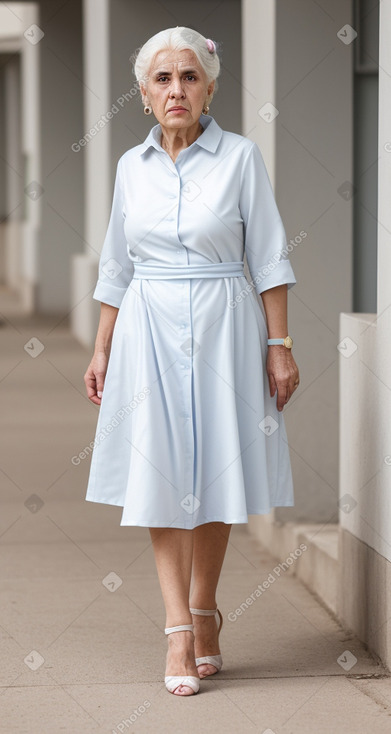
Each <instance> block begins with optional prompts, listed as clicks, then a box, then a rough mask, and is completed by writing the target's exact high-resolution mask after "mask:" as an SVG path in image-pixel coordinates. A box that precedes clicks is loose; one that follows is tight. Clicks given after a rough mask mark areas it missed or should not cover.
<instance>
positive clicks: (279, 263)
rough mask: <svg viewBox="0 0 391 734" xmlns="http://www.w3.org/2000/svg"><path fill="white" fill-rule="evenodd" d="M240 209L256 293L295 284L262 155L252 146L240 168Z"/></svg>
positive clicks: (249, 267) (249, 266)
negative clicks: (278, 286) (241, 168)
mask: <svg viewBox="0 0 391 734" xmlns="http://www.w3.org/2000/svg"><path fill="white" fill-rule="evenodd" d="M239 208H240V212H241V216H242V219H243V223H244V250H245V253H246V259H247V265H248V269H249V272H250V275H251V280H252V281H253V284H254V286H255V287H256V290H257V293H259V294H260V293H262V292H263V291H266V290H268V289H269V288H274V287H275V286H277V285H282V284H284V283H287V284H288V288H291V287H292V286H293V285H294V284H295V283H296V278H295V275H294V272H293V269H292V266H291V264H290V262H289V259H288V257H287V255H288V250H287V241H286V234H285V229H284V225H283V223H282V220H281V216H280V213H279V211H278V208H277V204H276V201H275V198H274V194H273V189H272V186H271V183H270V179H269V175H268V173H267V169H266V166H265V163H264V160H263V156H262V153H261V151H260V149H259V148H258V146H257V144H256V143H253V144H252V146H251V148H250V151H249V153H248V155H247V158H246V160H245V162H244V165H243V170H242V176H241V184H240V201H239Z"/></svg>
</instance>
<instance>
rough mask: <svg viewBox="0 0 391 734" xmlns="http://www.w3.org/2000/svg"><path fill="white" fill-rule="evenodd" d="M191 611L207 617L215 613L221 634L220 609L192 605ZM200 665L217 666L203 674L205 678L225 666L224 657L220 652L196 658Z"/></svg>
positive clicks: (221, 619) (221, 620) (221, 618)
mask: <svg viewBox="0 0 391 734" xmlns="http://www.w3.org/2000/svg"><path fill="white" fill-rule="evenodd" d="M190 611H191V613H192V614H201V615H203V616H205V617H211V616H212V615H214V616H215V619H216V624H217V627H218V630H217V634H218V635H220V630H221V628H222V626H223V615H222V614H221V612H220V609H192V608H191V607H190ZM199 665H213V666H214V667H215V668H216V670H215V671H214V673H208V674H207V675H203V676H202V677H203V678H207V677H208V676H209V675H215V674H216V673H218V672H219V670H221V668H222V667H223V658H222V657H221V655H220V653H219V654H218V655H205V656H204V657H202V658H196V666H197V668H198V666H199Z"/></svg>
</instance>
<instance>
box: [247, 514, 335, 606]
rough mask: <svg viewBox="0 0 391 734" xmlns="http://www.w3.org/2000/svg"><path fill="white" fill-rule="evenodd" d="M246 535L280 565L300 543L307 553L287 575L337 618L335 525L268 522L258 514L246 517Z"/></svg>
mask: <svg viewBox="0 0 391 734" xmlns="http://www.w3.org/2000/svg"><path fill="white" fill-rule="evenodd" d="M249 532H250V534H251V535H252V536H253V537H254V538H255V539H256V540H257V541H258V542H259V543H260V544H261V545H262V546H263V547H264V548H266V549H267V550H268V551H269V553H271V555H272V556H274V557H275V558H277V559H278V560H279V561H280V562H281V561H284V560H285V559H286V558H288V557H289V555H290V553H292V552H293V551H295V549H296V548H299V546H300V544H301V543H304V544H305V545H306V546H307V550H306V551H305V552H304V553H302V554H301V556H299V557H298V558H297V559H296V560H295V562H294V563H293V564H292V565H291V567H290V571H289V572H290V573H291V574H295V575H296V576H297V578H299V579H300V581H301V582H302V583H303V584H304V585H305V586H307V587H308V588H309V589H310V590H311V591H312V592H313V593H315V594H316V595H317V596H318V598H319V599H320V600H321V601H322V602H323V603H324V604H325V605H326V607H327V608H328V609H330V611H331V612H333V614H335V615H337V608H338V607H337V594H338V578H339V577H338V574H339V569H338V532H339V526H338V524H328V525H324V524H320V523H319V524H298V523H290V522H287V523H276V522H272V523H271V522H270V520H266V519H264V518H263V516H262V515H259V516H256V515H253V516H251V517H250V518H249Z"/></svg>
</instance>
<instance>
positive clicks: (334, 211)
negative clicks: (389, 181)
mask: <svg viewBox="0 0 391 734" xmlns="http://www.w3.org/2000/svg"><path fill="white" fill-rule="evenodd" d="M243 13H244V16H243V32H244V36H245V37H248V38H249V41H250V42H249V43H246V45H245V49H244V54H245V55H247V57H248V58H247V61H246V62H245V67H246V69H247V73H245V75H244V78H243V84H244V87H245V88H246V89H249V90H250V91H251V93H252V95H255V100H254V99H252V97H250V96H249V95H245V97H244V114H245V120H246V123H245V127H246V129H248V130H251V137H252V138H254V139H255V140H256V141H257V142H258V144H259V146H260V148H261V150H262V151H263V153H264V157H265V161H266V164H267V166H268V170H269V173H270V175H271V178H272V182H273V186H274V191H275V196H276V200H277V204H278V207H279V210H280V213H281V216H282V219H283V222H284V225H285V229H286V235H287V240H288V242H289V241H291V240H292V241H293V243H294V246H293V249H292V251H291V253H290V259H291V263H292V267H293V270H294V272H295V275H296V278H297V283H296V285H295V286H294V288H292V289H291V290H290V292H289V293H288V331H289V333H290V334H291V335H292V337H293V340H294V347H293V355H294V357H295V360H296V362H297V364H298V367H299V370H300V377H301V383H300V386H299V388H298V390H297V391H296V392H295V393H294V395H293V397H292V398H291V399H290V401H289V403H288V404H287V405H286V406H285V408H284V417H285V421H286V427H287V435H288V441H289V447H290V455H291V462H292V471H293V479H294V485H295V507H294V508H281V509H278V510H276V511H275V512H274V517H275V518H276V519H279V520H296V521H311V522H317V521H319V522H335V521H336V520H337V517H338V511H337V507H338V459H339V457H338V437H339V428H338V355H339V353H338V350H337V344H338V342H339V313H340V311H343V310H345V311H346V310H351V309H352V201H351V200H348V201H347V200H346V199H345V198H343V196H341V194H340V193H339V191H338V189H339V187H340V186H341V184H343V183H344V182H345V181H351V180H352V165H353V162H352V61H353V54H352V48H351V46H347V45H345V44H343V43H342V42H341V41H340V40H339V38H338V37H337V35H336V33H337V31H338V30H339V29H340V28H341V27H342V26H343V25H345V24H346V23H349V21H350V20H351V3H350V0H343V2H340V1H339V0H332V1H331V2H330V3H329V4H328V6H327V11H326V10H324V9H323V8H322V7H321V6H320V5H319V3H310V4H308V3H307V2H306V1H305V0H296V1H295V2H294V3H291V2H288V1H287V0H282V1H281V0H280V1H279V2H273V1H270V2H267V3H264V4H263V3H262V7H261V8H260V4H259V3H257V2H256V0H244V2H243ZM273 39H275V41H273ZM271 84H274V88H271ZM268 101H271V102H272V103H273V104H274V106H275V107H276V108H277V110H278V115H277V117H276V118H275V119H274V121H273V122H270V123H268V122H265V121H264V119H263V118H262V117H260V116H259V115H258V114H257V110H258V109H259V108H261V107H262V105H263V104H265V103H266V102H268ZM272 128H274V130H273V129H272ZM302 231H303V232H304V233H306V235H305V236H302V235H300V232H302ZM256 522H258V524H260V526H261V524H262V520H261V519H260V520H256V518H255V519H254V523H256Z"/></svg>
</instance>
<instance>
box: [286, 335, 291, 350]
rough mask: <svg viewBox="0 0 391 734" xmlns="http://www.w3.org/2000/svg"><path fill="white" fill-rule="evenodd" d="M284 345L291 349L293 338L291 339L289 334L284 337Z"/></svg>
mask: <svg viewBox="0 0 391 734" xmlns="http://www.w3.org/2000/svg"><path fill="white" fill-rule="evenodd" d="M285 346H286V347H288V349H292V346H293V339H291V337H290V336H287V337H285Z"/></svg>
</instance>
